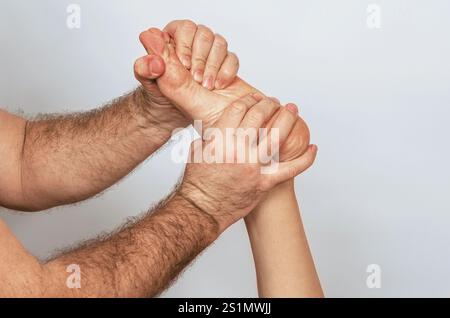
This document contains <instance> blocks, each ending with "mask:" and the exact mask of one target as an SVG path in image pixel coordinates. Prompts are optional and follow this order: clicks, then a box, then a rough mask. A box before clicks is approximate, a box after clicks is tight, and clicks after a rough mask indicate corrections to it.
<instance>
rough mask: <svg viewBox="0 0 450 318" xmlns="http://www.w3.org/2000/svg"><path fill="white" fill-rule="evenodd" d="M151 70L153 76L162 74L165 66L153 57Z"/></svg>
mask: <svg viewBox="0 0 450 318" xmlns="http://www.w3.org/2000/svg"><path fill="white" fill-rule="evenodd" d="M149 71H150V74H152V75H153V76H160V75H161V74H162V72H163V68H162V65H161V63H160V62H159V60H157V59H153V60H152V61H151V62H150V66H149Z"/></svg>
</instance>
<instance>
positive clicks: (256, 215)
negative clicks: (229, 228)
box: [246, 181, 323, 297]
mask: <svg viewBox="0 0 450 318" xmlns="http://www.w3.org/2000/svg"><path fill="white" fill-rule="evenodd" d="M246 225H247V229H248V233H249V237H250V241H251V245H252V250H253V256H254V260H255V266H256V273H257V280H258V291H259V295H260V296H261V297H322V296H323V293H322V289H321V286H320V282H319V278H318V276H317V273H316V270H315V266H314V261H313V259H312V256H311V253H310V250H309V247H308V241H307V238H306V235H305V231H304V229H303V224H302V220H301V217H300V211H299V208H298V204H297V200H296V196H295V191H294V184H293V181H289V182H287V183H284V184H281V185H279V186H278V187H277V188H275V189H274V190H272V191H271V192H270V193H269V194H268V196H267V197H266V198H265V200H264V201H262V202H261V203H260V204H259V206H258V207H257V208H256V209H255V210H254V211H253V212H252V213H251V214H250V215H249V216H248V217H247V218H246Z"/></svg>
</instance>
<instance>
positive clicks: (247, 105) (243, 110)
mask: <svg viewBox="0 0 450 318" xmlns="http://www.w3.org/2000/svg"><path fill="white" fill-rule="evenodd" d="M277 110H279V114H278V116H277V117H276V119H275V120H274V121H273V123H272V125H271V126H272V129H271V130H270V131H269V133H268V134H267V136H265V137H263V138H262V140H260V142H259V143H257V139H256V138H258V135H257V134H256V133H255V134H254V135H253V137H251V134H250V137H248V139H246V141H245V142H243V143H239V142H238V141H237V138H238V137H236V135H239V129H240V131H246V130H249V129H250V130H252V129H253V130H255V131H256V132H257V131H259V128H262V127H263V126H264V124H265V123H266V122H267V121H268V120H269V119H270V118H271V117H272V116H273V114H274V113H275V112H276V111H277ZM297 111H298V110H297V107H296V106H295V105H293V104H289V105H288V106H286V107H280V105H279V104H277V103H276V102H275V101H274V100H272V99H268V98H264V97H263V96H262V95H258V94H252V95H247V96H245V97H243V98H241V99H240V100H238V101H236V102H234V103H233V104H232V105H231V106H230V107H228V108H226V110H225V111H224V113H223V114H222V116H221V117H220V118H219V120H218V121H217V122H216V124H215V128H217V129H218V130H219V132H220V134H219V135H220V136H222V137H224V138H225V140H224V141H220V142H218V140H217V139H216V137H215V138H211V139H213V140H212V141H210V140H208V141H202V140H198V141H197V143H195V142H194V145H193V147H192V149H191V151H192V152H193V153H194V152H196V151H197V150H198V148H197V147H201V149H208V150H207V151H209V152H213V153H215V154H216V155H217V153H220V154H222V155H223V158H222V159H223V160H221V162H225V163H190V164H188V165H187V167H186V172H185V176H184V180H183V183H182V186H181V188H180V191H179V194H180V195H181V196H183V197H184V198H185V199H187V200H188V201H189V202H192V204H195V205H196V206H197V207H198V208H199V209H200V210H202V211H204V213H206V214H208V215H210V216H211V217H212V218H213V219H214V220H215V221H216V222H217V223H218V225H219V230H220V232H223V231H224V230H225V229H226V228H227V227H228V226H230V225H231V224H233V223H235V222H236V221H237V220H239V219H241V218H243V217H245V216H246V215H248V214H249V213H250V212H251V210H252V209H253V208H254V207H255V206H256V205H257V204H258V202H259V201H260V200H261V198H262V197H263V195H264V194H265V193H266V192H268V191H269V190H271V189H272V188H274V187H275V186H276V185H278V184H280V183H282V182H284V181H287V180H289V179H292V178H293V177H295V176H296V175H298V174H300V173H301V172H303V171H304V170H306V169H307V168H309V167H310V166H311V165H312V164H313V162H314V160H315V156H316V151H317V147H316V146H309V147H308V148H307V151H306V152H305V153H304V154H303V155H302V156H301V157H299V158H298V159H295V160H293V161H289V162H284V163H281V164H279V166H278V167H277V170H276V171H275V172H274V173H271V174H262V172H261V171H262V167H263V166H264V165H263V164H262V163H261V161H260V160H255V161H252V160H249V158H251V154H255V153H256V154H261V153H264V154H267V149H268V148H269V147H268V144H269V143H270V141H271V140H272V139H273V138H276V137H275V134H273V131H274V129H277V130H278V138H279V140H278V141H279V145H282V144H283V143H284V142H285V141H286V139H287V138H288V136H289V135H290V133H291V132H292V129H293V128H294V127H295V125H296V122H297V118H298V116H297ZM227 129H233V130H234V134H231V135H230V134H229V132H227ZM214 135H215V136H216V135H217V134H214ZM260 137H261V136H260ZM206 138H208V137H206ZM208 139H209V138H208ZM239 146H242V147H244V148H242V147H239ZM220 147H224V149H219V148H220ZM204 151H206V150H204ZM242 153H244V156H242ZM276 154H277V153H273V154H271V155H272V156H275V155H276ZM203 155H207V154H205V153H204V154H203ZM230 158H231V159H232V160H233V162H237V161H238V158H245V159H247V161H246V162H244V163H228V162H229V161H230ZM216 159H217V157H216ZM257 159H260V157H259V156H258V158H257Z"/></svg>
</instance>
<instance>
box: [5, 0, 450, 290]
mask: <svg viewBox="0 0 450 318" xmlns="http://www.w3.org/2000/svg"><path fill="white" fill-rule="evenodd" d="M72 2H75V3H77V4H79V5H80V6H81V10H82V11H81V18H82V20H81V21H82V24H81V29H75V30H73V29H69V28H67V26H66V18H67V13H66V8H67V6H68V5H69V4H70V3H72ZM72 2H71V1H66V0H58V1H56V0H53V1H52V0H41V1H31V0H29V1H24V0H0V4H1V6H0V41H1V48H0V105H3V106H4V107H6V108H7V109H9V110H11V111H15V112H16V111H18V110H21V111H24V112H25V113H26V114H36V113H42V112H66V111H74V110H87V109H90V108H93V107H97V106H99V105H101V104H102V103H104V102H106V101H108V100H110V99H112V98H114V97H116V96H118V95H120V94H122V93H124V92H126V91H129V90H131V89H132V88H133V87H135V85H137V84H136V82H135V80H134V78H133V72H132V65H133V62H134V60H135V59H136V58H137V57H139V56H141V55H143V54H144V51H143V49H142V48H141V46H140V44H139V41H138V35H139V33H140V31H142V30H144V29H147V28H149V27H151V26H158V27H163V26H164V25H165V24H166V23H167V22H169V21H170V20H173V19H179V18H189V19H192V20H195V21H197V22H200V23H203V24H206V25H208V26H210V27H212V28H213V29H214V30H215V31H217V32H219V33H221V34H223V35H224V36H225V37H226V38H227V39H228V40H229V42H230V45H231V49H232V50H233V51H235V52H236V53H238V55H239V57H240V59H241V65H242V68H241V76H242V77H243V78H245V79H246V80H247V81H249V82H250V83H252V84H254V85H255V86H256V87H258V88H260V89H262V90H263V91H264V92H266V93H268V94H270V95H273V96H277V97H279V98H280V99H281V100H282V101H283V102H296V103H298V104H299V105H300V108H301V113H302V114H303V116H304V117H305V119H306V120H307V121H308V122H309V124H310V127H311V130H312V136H313V142H314V143H317V144H318V145H319V149H320V150H319V157H318V160H317V163H316V165H315V167H314V168H313V169H312V170H311V171H309V172H308V173H306V174H305V175H303V176H302V177H301V178H299V179H298V180H297V188H298V194H299V199H300V201H301V206H302V209H303V217H304V222H305V225H306V227H307V232H308V237H309V239H310V242H311V247H312V250H313V254H314V257H315V260H316V263H317V267H318V272H319V274H320V277H321V280H322V283H323V286H324V289H325V292H326V294H327V295H328V296H334V297H346V296H355V297H365V296H369V297H392V296H450V288H449V287H448V284H449V283H450V271H449V268H450V253H449V252H448V250H449V248H448V244H449V242H450V231H449V230H448V229H449V226H450V213H449V212H450V208H449V207H450V196H449V190H450V170H449V168H448V163H449V161H450V151H449V147H448V141H447V136H449V134H450V128H449V125H448V123H447V122H448V118H449V116H450V110H449V106H450V90H449V88H450V87H449V86H450V60H449V57H450V42H449V41H448V30H449V29H450V19H449V18H450V2H449V1H447V0H433V1H419V0H389V1H388V0H384V1H381V0H380V1H375V0H373V1H365V0H342V1H333V0H320V1H319V0H308V1H294V0H292V1H287V0H286V1H280V0H278V1H268V0H264V1H261V0H258V1H256V0H254V1H237V0H227V1H221V2H219V1H206V0H205V1H200V0H190V1H185V0H183V1H182V0H179V1H173V0H172V1H170V0H166V1H150V0H147V1H144V0H139V1H138V0H134V1H118V0H116V1H112V0H108V1H106V0H78V1H75V0H74V1H72ZM370 3H376V4H378V5H379V8H380V9H381V25H380V26H381V28H380V29H370V28H368V26H367V23H366V20H367V16H368V14H367V12H366V9H367V7H368V5H369V4H370ZM169 151H170V147H168V148H166V149H165V150H164V151H161V152H160V153H159V154H158V155H156V156H154V157H153V158H152V159H151V160H149V161H147V162H146V163H145V164H144V165H143V166H141V167H140V168H139V169H138V170H137V171H136V172H135V173H133V174H132V175H131V176H130V177H128V178H127V179H126V180H125V181H123V182H121V183H120V184H119V185H118V186H115V187H114V188H113V189H111V190H109V191H108V192H107V193H105V194H104V195H102V196H100V197H98V198H95V199H92V200H89V201H88V202H85V203H82V204H79V205H76V206H72V207H65V208H59V209H55V210H53V211H50V212H45V213H39V214H33V215H26V214H17V213H14V212H8V211H5V210H0V217H1V218H2V219H4V220H5V221H6V222H7V223H8V224H9V226H11V228H12V229H13V231H14V233H15V234H17V236H18V237H19V238H20V240H21V241H22V242H23V243H24V245H25V246H26V247H27V248H29V249H30V250H31V251H32V252H33V253H34V254H35V255H36V256H39V257H46V256H48V255H50V254H51V253H53V252H54V251H55V249H58V248H63V247H65V246H67V245H70V244H74V243H76V242H77V241H79V240H80V239H84V238H88V237H89V238H90V237H93V236H95V235H97V234H98V233H100V232H102V231H107V230H111V229H113V228H115V227H116V226H117V225H119V224H121V223H122V222H123V221H124V220H125V219H126V218H127V217H129V216H133V215H136V214H138V213H140V212H142V211H144V210H146V209H147V208H148V207H149V206H151V205H152V204H153V203H155V202H157V201H158V200H159V199H160V198H162V197H163V196H164V195H165V194H166V193H168V192H169V191H170V190H171V188H172V186H173V185H174V184H175V182H176V181H177V180H178V178H179V176H180V173H181V169H182V167H181V166H179V165H174V164H173V163H171V161H170V155H169ZM370 264H377V265H379V266H380V267H381V279H382V285H381V288H379V289H369V288H368V287H367V285H366V278H367V276H368V275H369V274H368V273H366V269H367V266H368V265H370ZM255 285H256V282H255V277H254V269H253V264H252V258H251V252H250V248H249V243H248V239H247V236H246V233H245V228H244V226H243V224H242V223H239V224H237V225H235V226H234V227H233V228H232V229H230V230H229V231H228V232H227V233H226V234H225V235H223V237H222V238H221V239H220V240H219V241H217V242H216V243H215V244H214V246H213V247H211V248H210V249H208V250H207V251H206V252H205V253H204V254H203V255H202V256H201V257H200V258H199V259H198V260H197V261H196V262H195V264H194V265H193V266H192V267H191V268H190V269H189V270H188V271H187V272H186V273H184V275H183V276H182V277H181V278H180V279H179V281H178V282H177V283H176V284H175V285H174V286H173V287H172V288H171V289H170V290H169V291H168V292H167V293H165V294H164V296H170V297H171V296H179V297H185V296H187V297H197V296H210V297H225V296H228V297H252V296H256V286H255Z"/></svg>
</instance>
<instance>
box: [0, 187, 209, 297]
mask: <svg viewBox="0 0 450 318" xmlns="http://www.w3.org/2000/svg"><path fill="white" fill-rule="evenodd" d="M217 235H218V227H217V224H216V223H215V222H214V220H213V219H211V217H209V216H208V215H207V214H204V213H203V212H201V211H200V210H198V209H197V208H196V207H195V206H193V205H192V204H190V203H189V202H188V201H186V200H185V199H183V198H182V197H181V196H179V195H175V196H173V198H172V199H171V200H170V201H168V202H167V203H163V204H161V205H160V206H159V207H158V208H156V209H155V212H154V213H150V214H148V215H146V216H144V217H143V218H142V219H141V220H139V221H136V222H134V223H133V224H128V225H127V226H125V227H123V228H122V229H121V230H119V231H117V232H116V233H114V234H111V235H108V236H107V237H104V238H101V239H97V240H95V241H93V242H87V243H85V244H84V245H83V246H81V247H79V248H77V249H75V250H73V251H70V252H67V253H64V254H63V255H61V256H60V257H57V258H55V259H54V260H51V261H49V262H47V263H45V264H43V265H41V266H37V265H36V264H35V262H34V261H33V260H32V259H31V258H30V259H29V260H28V261H26V262H25V261H23V260H22V262H21V263H22V264H21V265H20V266H22V267H24V265H23V264H24V263H25V264H27V266H26V268H25V269H24V270H22V272H21V273H20V274H19V273H18V275H17V276H18V277H22V278H23V277H30V278H29V279H28V283H23V284H20V283H19V282H17V279H14V277H11V276H9V278H8V279H9V280H11V283H10V286H8V284H7V283H6V285H5V284H3V285H2V286H4V287H2V288H0V295H1V294H4V295H6V296H13V297H16V296H31V297H151V296H156V295H158V294H159V293H160V292H162V291H163V290H164V289H165V288H166V287H167V286H168V285H169V284H170V282H171V281H172V280H173V279H174V278H175V277H176V276H177V275H178V274H179V273H180V272H181V271H182V270H183V268H185V267H186V266H187V265H188V264H189V263H190V262H191V261H192V260H193V259H194V258H195V256H197V255H198V254H199V253H200V252H201V251H202V250H203V249H205V248H206V247H207V246H208V245H209V244H211V243H212V242H213V240H214V239H216V238H217ZM0 254H1V253H0ZM8 254H9V255H15V254H18V253H14V252H10V253H8ZM22 259H24V258H23V257H22ZM15 261H18V259H17V260H11V259H9V263H10V264H12V263H13V262H15ZM70 265H72V266H77V267H79V269H80V271H81V280H80V286H79V287H81V288H69V286H70V285H67V279H68V277H69V275H70V273H68V272H67V269H68V268H70V267H69V266H70ZM0 268H1V261H0ZM30 271H32V272H30ZM3 273H7V271H6V269H4V270H3ZM0 274H1V273H0ZM2 276H3V275H2ZM2 290H3V291H2Z"/></svg>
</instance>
